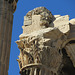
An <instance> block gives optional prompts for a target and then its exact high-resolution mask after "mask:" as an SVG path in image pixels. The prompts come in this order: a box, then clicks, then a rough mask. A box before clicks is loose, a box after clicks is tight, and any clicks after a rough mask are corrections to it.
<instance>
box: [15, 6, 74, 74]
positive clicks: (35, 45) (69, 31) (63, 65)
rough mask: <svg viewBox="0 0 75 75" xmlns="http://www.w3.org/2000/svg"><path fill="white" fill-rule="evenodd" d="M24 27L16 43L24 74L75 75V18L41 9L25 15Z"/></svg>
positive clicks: (20, 66) (21, 71) (20, 65)
mask: <svg viewBox="0 0 75 75" xmlns="http://www.w3.org/2000/svg"><path fill="white" fill-rule="evenodd" d="M22 28H23V33H22V34H21V35H20V36H19V38H20V40H17V41H16V43H17V45H18V48H19V49H20V55H19V56H18V57H19V59H17V61H18V63H19V68H20V74H21V75H75V19H71V20H70V21H69V16H68V15H64V16H61V15H52V13H51V12H50V11H49V10H48V9H46V8H45V7H38V8H35V9H33V10H31V11H29V12H28V13H27V15H26V16H24V25H23V26H22Z"/></svg>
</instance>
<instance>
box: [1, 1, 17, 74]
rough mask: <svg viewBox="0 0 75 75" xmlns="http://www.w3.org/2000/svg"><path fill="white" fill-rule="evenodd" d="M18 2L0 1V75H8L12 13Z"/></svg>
mask: <svg viewBox="0 0 75 75" xmlns="http://www.w3.org/2000/svg"><path fill="white" fill-rule="evenodd" d="M17 2H18V0H0V75H8V69H9V57H10V46H11V34H12V25H13V13H14V12H15V10H16V4H17Z"/></svg>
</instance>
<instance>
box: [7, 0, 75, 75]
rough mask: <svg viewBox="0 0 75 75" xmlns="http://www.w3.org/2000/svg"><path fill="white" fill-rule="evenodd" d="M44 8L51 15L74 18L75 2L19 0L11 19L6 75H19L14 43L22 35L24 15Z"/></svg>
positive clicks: (17, 50) (71, 0) (64, 0)
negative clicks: (41, 7)
mask: <svg viewBox="0 0 75 75" xmlns="http://www.w3.org/2000/svg"><path fill="white" fill-rule="evenodd" d="M40 6H44V7H46V8H47V9H48V10H50V11H51V12H52V14H53V15H61V16H63V15H69V16H70V19H72V18H75V0H19V1H18V3H17V9H16V11H15V13H14V14H13V15H14V18H13V28H12V40H11V51H10V61H9V71H8V75H20V74H19V71H20V70H19V66H18V62H17V61H16V59H18V56H19V53H20V51H19V49H18V46H17V44H16V43H15V41H17V40H19V35H20V34H22V32H23V30H22V26H23V21H24V16H25V15H26V13H27V12H28V11H30V10H32V9H34V8H36V7H40Z"/></svg>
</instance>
